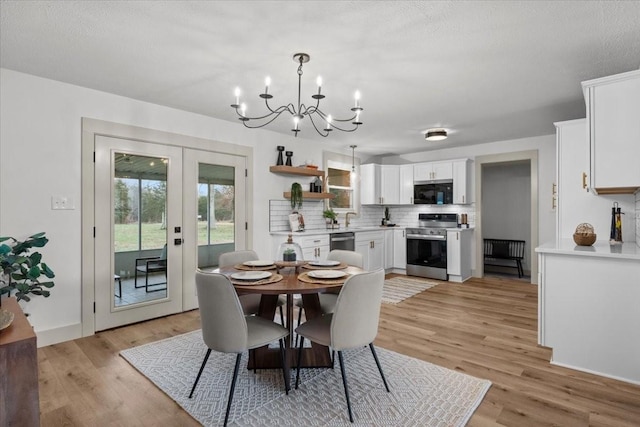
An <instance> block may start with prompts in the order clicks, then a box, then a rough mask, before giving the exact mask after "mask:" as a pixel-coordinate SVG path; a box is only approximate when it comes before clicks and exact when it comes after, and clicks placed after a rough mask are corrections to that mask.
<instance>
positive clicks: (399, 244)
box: [393, 228, 407, 270]
mask: <svg viewBox="0 0 640 427" xmlns="http://www.w3.org/2000/svg"><path fill="white" fill-rule="evenodd" d="M393 268H399V269H402V270H406V269H407V235H406V232H405V229H404V228H402V229H400V228H399V229H396V230H393Z"/></svg>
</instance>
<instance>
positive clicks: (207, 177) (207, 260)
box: [197, 163, 235, 268]
mask: <svg viewBox="0 0 640 427" xmlns="http://www.w3.org/2000/svg"><path fill="white" fill-rule="evenodd" d="M234 174H235V168H233V167H231V166H222V165H212V164H207V163H199V164H198V216H197V221H198V268H204V267H211V266H215V265H217V264H218V257H219V256H220V254H221V253H224V252H230V251H233V250H235V222H234V217H235V178H234Z"/></svg>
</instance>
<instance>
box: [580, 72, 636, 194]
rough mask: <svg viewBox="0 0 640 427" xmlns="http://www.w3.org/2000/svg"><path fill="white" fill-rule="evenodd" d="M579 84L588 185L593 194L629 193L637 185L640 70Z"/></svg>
mask: <svg viewBox="0 0 640 427" xmlns="http://www.w3.org/2000/svg"><path fill="white" fill-rule="evenodd" d="M582 88H583V91H584V96H585V102H586V104H587V123H588V135H587V137H588V139H589V142H590V154H591V156H590V165H589V166H590V172H591V173H590V174H589V185H590V187H591V188H592V189H593V190H594V191H595V192H596V194H621V193H628V194H632V193H633V192H634V191H635V190H636V189H638V188H640V166H639V165H638V159H640V144H639V143H638V141H640V70H638V71H631V72H628V73H623V74H617V75H614V76H609V77H604V78H601V79H595V80H589V81H586V82H582ZM577 160H578V161H580V160H582V159H577Z"/></svg>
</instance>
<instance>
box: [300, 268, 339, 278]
mask: <svg viewBox="0 0 640 427" xmlns="http://www.w3.org/2000/svg"><path fill="white" fill-rule="evenodd" d="M307 274H308V275H309V277H313V278H314V279H338V278H340V277H344V276H346V275H347V273H345V272H344V271H338V270H313V271H310V272H309V273H307Z"/></svg>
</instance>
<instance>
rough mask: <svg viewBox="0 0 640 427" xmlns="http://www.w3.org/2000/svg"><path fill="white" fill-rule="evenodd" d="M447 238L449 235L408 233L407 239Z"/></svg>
mask: <svg viewBox="0 0 640 427" xmlns="http://www.w3.org/2000/svg"><path fill="white" fill-rule="evenodd" d="M409 239H414V240H447V236H441V235H424V234H407V240H409Z"/></svg>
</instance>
